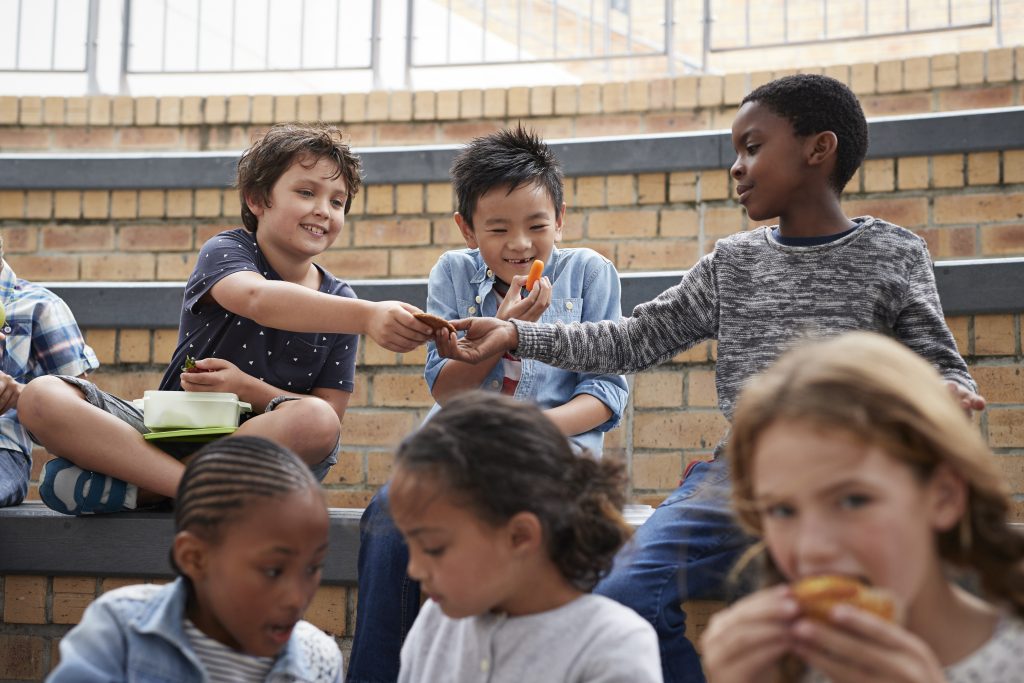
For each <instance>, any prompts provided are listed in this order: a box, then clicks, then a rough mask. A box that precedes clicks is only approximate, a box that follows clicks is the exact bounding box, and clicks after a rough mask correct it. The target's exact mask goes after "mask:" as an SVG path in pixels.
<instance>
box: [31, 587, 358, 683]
mask: <svg viewBox="0 0 1024 683" xmlns="http://www.w3.org/2000/svg"><path fill="white" fill-rule="evenodd" d="M187 597H188V592H187V587H186V584H185V581H184V580H183V579H181V578H178V579H177V580H176V581H174V582H173V583H169V584H167V585H165V586H157V585H154V584H142V585H138V586H126V587H124V588H118V589H117V590H113V591H110V592H109V593H104V594H103V595H101V596H100V597H99V598H97V599H96V600H95V601H94V602H93V603H92V604H91V605H89V608H88V609H86V610H85V614H84V615H83V616H82V622H81V623H80V624H79V625H78V626H76V627H75V628H73V629H71V631H69V632H68V634H67V635H66V636H64V639H63V640H61V643H60V664H59V665H58V666H57V668H56V669H54V670H53V672H52V673H51V674H50V676H49V678H47V679H46V680H47V683H82V682H83V681H90V682H92V683H122V682H123V683H191V682H192V681H197V682H205V681H207V680H208V678H207V676H206V672H205V671H204V670H203V668H202V665H201V664H200V663H199V658H198V657H197V656H196V654H195V652H193V650H192V647H191V645H190V644H189V640H188V636H186V635H185V629H184V625H183V623H182V622H183V618H184V616H185V603H186V600H187ZM266 680H267V681H268V682H271V681H273V682H275V683H277V682H280V683H284V681H294V682H296V683H299V682H303V683H341V680H342V677H341V652H340V651H339V650H338V645H337V643H335V642H334V640H332V639H331V638H330V636H328V635H327V634H325V633H324V632H322V631H320V630H319V629H318V628H316V627H315V626H313V625H312V624H310V623H308V622H305V621H300V622H299V623H298V624H296V625H295V629H294V630H293V631H292V637H291V639H290V640H289V641H288V643H287V644H286V645H285V647H284V650H282V651H281V654H280V655H278V658H277V661H275V662H274V666H273V668H272V669H271V671H270V674H269V675H268V676H267V679H266Z"/></svg>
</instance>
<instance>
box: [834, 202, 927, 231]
mask: <svg viewBox="0 0 1024 683" xmlns="http://www.w3.org/2000/svg"><path fill="white" fill-rule="evenodd" d="M843 210H844V211H846V213H847V214H848V215H850V216H864V215H868V216H875V217H876V218H883V219H885V220H887V221H889V222H890V223H895V224H896V225H902V226H903V227H905V228H915V227H917V226H920V225H927V224H928V198H927V197H907V198H901V199H895V198H894V199H890V198H877V199H856V200H852V201H847V202H843Z"/></svg>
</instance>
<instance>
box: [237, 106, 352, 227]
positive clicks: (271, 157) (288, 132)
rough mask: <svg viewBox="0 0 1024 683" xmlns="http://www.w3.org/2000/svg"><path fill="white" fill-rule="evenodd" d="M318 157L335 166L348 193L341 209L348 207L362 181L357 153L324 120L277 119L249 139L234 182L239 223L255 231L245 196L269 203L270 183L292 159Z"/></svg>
mask: <svg viewBox="0 0 1024 683" xmlns="http://www.w3.org/2000/svg"><path fill="white" fill-rule="evenodd" d="M321 159H330V160H331V161H332V162H334V166H335V168H336V172H335V175H333V176H331V180H334V179H335V178H339V177H340V178H344V179H345V189H346V190H347V191H348V197H347V199H346V200H345V213H346V214H347V213H348V212H349V209H350V208H352V198H353V197H354V196H355V195H356V193H357V192H359V187H360V185H362V177H361V175H360V171H361V168H360V163H359V157H357V156H356V155H355V154H353V153H352V150H351V149H350V148H349V146H348V144H347V143H346V142H345V141H344V136H343V135H342V132H341V131H340V130H339V129H338V128H336V127H334V126H331V125H329V124H326V123H279V124H277V125H275V126H274V127H272V128H271V129H270V130H268V131H267V133H266V135H264V136H263V137H262V138H260V139H259V140H257V141H256V142H255V143H253V145H252V147H250V148H249V149H247V150H245V151H244V152H243V153H242V158H241V159H239V160H238V178H237V181H236V183H235V185H236V187H237V188H238V196H239V199H240V201H241V204H242V225H244V226H245V228H246V230H248V231H249V232H256V228H257V226H258V221H257V219H256V216H255V214H253V212H252V210H250V209H249V206H248V204H247V203H246V199H247V198H248V199H249V200H250V201H253V202H256V203H259V204H262V205H263V206H270V192H271V190H273V188H274V183H276V182H277V181H278V179H279V178H280V177H281V176H282V175H283V174H284V172H285V171H287V170H288V169H289V168H290V167H291V165H292V164H293V163H295V162H296V161H297V162H298V163H301V164H303V165H304V166H307V167H312V166H314V165H315V164H316V163H317V162H318V161H320V160H321Z"/></svg>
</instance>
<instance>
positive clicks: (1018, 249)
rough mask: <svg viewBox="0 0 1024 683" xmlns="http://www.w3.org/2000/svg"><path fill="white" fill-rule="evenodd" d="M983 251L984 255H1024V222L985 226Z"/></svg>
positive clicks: (983, 228)
mask: <svg viewBox="0 0 1024 683" xmlns="http://www.w3.org/2000/svg"><path fill="white" fill-rule="evenodd" d="M981 253H982V255H983V256H1019V255H1024V224H1019V225H986V226H983V227H982V228H981Z"/></svg>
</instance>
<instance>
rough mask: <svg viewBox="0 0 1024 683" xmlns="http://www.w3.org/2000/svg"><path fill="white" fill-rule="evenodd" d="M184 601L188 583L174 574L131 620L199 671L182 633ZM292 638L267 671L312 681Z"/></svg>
mask: <svg viewBox="0 0 1024 683" xmlns="http://www.w3.org/2000/svg"><path fill="white" fill-rule="evenodd" d="M187 602H188V583H187V582H186V580H185V579H184V578H183V577H180V576H179V577H178V578H177V579H175V580H174V582H173V583H170V584H168V585H167V586H166V587H165V588H164V589H163V590H161V591H160V593H159V597H158V598H156V599H154V600H152V601H150V602H149V604H148V605H147V606H146V608H145V610H144V611H143V612H142V613H141V614H139V616H137V617H136V618H135V620H134V621H133V622H132V625H133V626H134V627H135V630H136V631H137V632H138V633H145V634H149V635H155V636H158V637H161V638H163V639H164V640H167V641H168V642H169V643H171V644H172V645H174V646H175V647H176V648H177V649H178V651H180V652H181V654H182V655H183V656H184V657H185V658H187V659H188V660H189V662H191V663H192V664H194V665H195V667H196V669H197V670H199V671H202V670H203V667H202V664H201V663H200V661H199V657H197V656H196V654H195V652H194V651H193V649H192V644H191V643H190V642H189V639H188V636H187V635H185V626H184V621H185V607H186V603H187ZM296 647H297V644H296V638H295V637H294V635H293V637H292V638H290V639H289V640H288V642H287V643H286V644H285V646H284V649H283V650H282V651H281V653H280V654H279V655H278V656H277V659H276V660H275V661H274V666H273V668H272V669H271V670H270V673H271V674H275V675H278V674H285V675H288V676H291V677H292V678H293V679H294V680H297V681H307V680H312V674H311V672H309V671H307V670H306V667H305V666H303V662H302V660H301V658H299V657H298V656H297V653H296V652H295V649H296Z"/></svg>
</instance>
